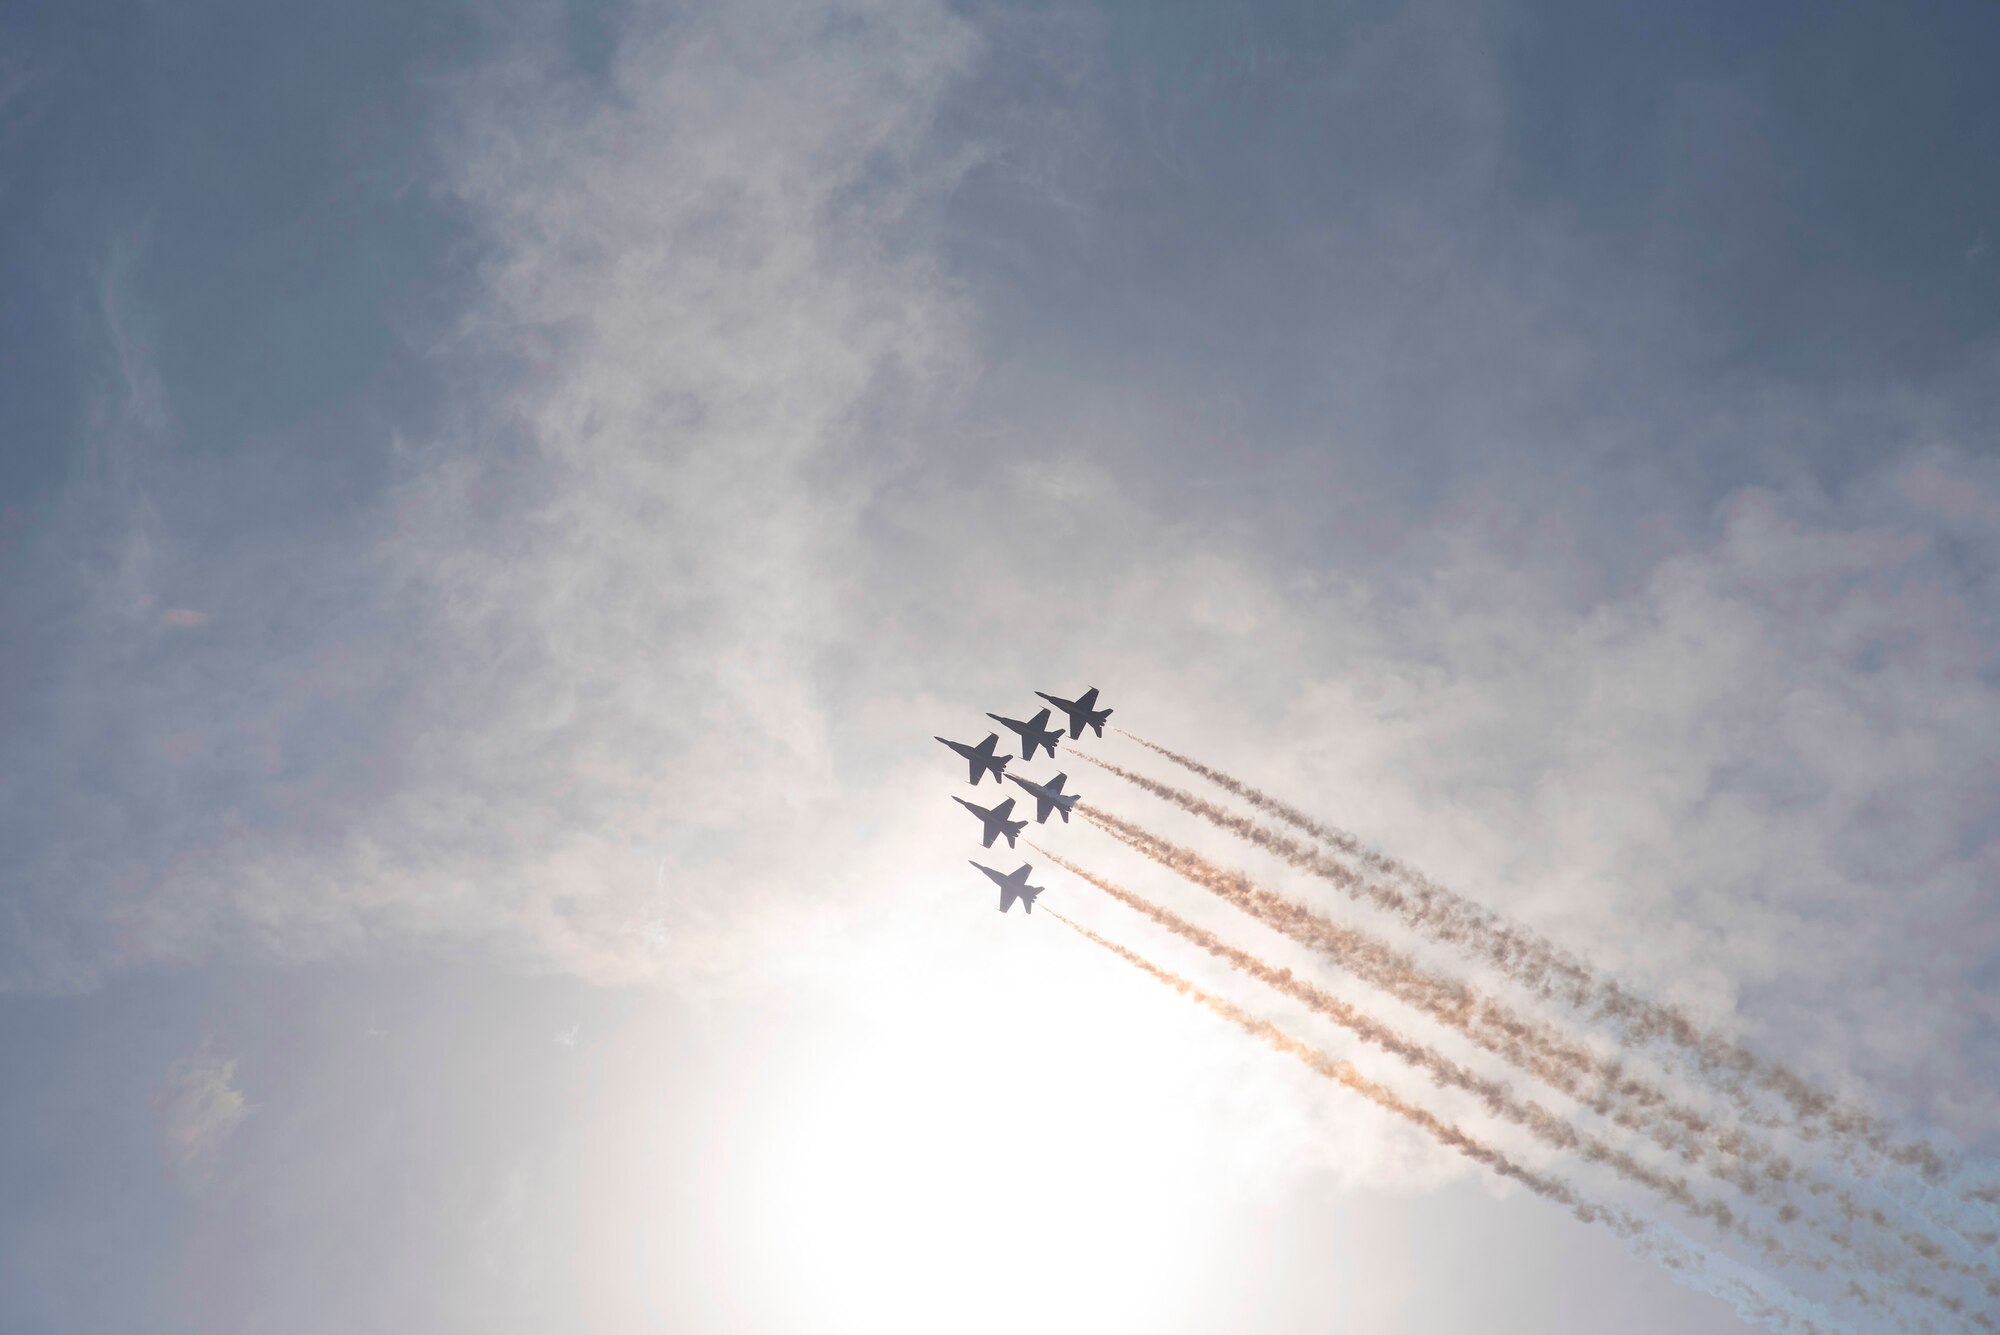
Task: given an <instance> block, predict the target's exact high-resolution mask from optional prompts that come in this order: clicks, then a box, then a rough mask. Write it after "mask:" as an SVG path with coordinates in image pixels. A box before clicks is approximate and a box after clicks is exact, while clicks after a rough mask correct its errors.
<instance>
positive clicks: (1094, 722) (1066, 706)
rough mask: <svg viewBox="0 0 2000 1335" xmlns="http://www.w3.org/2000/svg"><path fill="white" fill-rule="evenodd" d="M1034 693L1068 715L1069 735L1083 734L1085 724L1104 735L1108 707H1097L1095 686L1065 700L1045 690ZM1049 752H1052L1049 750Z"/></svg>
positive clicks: (1108, 715) (1099, 734) (1079, 735)
mask: <svg viewBox="0 0 2000 1335" xmlns="http://www.w3.org/2000/svg"><path fill="white" fill-rule="evenodd" d="M1035 694H1036V695H1039V696H1041V697H1042V699H1044V700H1046V701H1048V702H1049V703H1050V704H1052V705H1054V706H1055V707H1056V708H1057V709H1060V710H1062V712H1063V713H1065V714H1067V715H1069V735H1070V737H1071V738H1077V737H1081V736H1083V729H1084V726H1085V725H1086V724H1088V725H1089V727H1090V730H1091V731H1092V732H1093V733H1096V734H1097V735H1098V736H1099V737H1102V736H1103V735H1104V721H1105V720H1106V719H1108V718H1110V717H1111V711H1110V710H1108V709H1099V708H1098V707H1097V688H1096V687H1095V686H1093V687H1091V688H1090V689H1089V690H1087V691H1085V692H1084V693H1083V694H1082V695H1079V696H1078V697H1076V699H1074V700H1065V699H1063V698H1062V697H1061V696H1060V695H1050V694H1049V693H1048V692H1047V691H1036V692H1035ZM1050 754H1052V755H1053V754H1054V753H1053V752H1051V753H1050Z"/></svg>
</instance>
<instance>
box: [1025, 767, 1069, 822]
mask: <svg viewBox="0 0 2000 1335" xmlns="http://www.w3.org/2000/svg"><path fill="white" fill-rule="evenodd" d="M1007 778H1008V780H1009V781H1011V782H1013V783H1018V784H1020V785H1021V786H1022V787H1023V788H1025V789H1027V790H1028V791H1029V792H1031V793H1033V794H1034V795H1035V824H1037V825H1040V824H1041V823H1042V822H1044V821H1046V820H1047V819H1048V818H1049V813H1050V812H1051V811H1060V812H1061V813H1062V818H1063V824H1065V825H1067V824H1069V809H1070V808H1071V807H1073V806H1075V805H1076V799H1077V798H1078V797H1080V796H1082V794H1080V793H1065V792H1064V791H1063V790H1062V786H1063V784H1064V783H1065V782H1067V781H1068V779H1069V775H1067V774H1058V775H1056V777H1055V778H1053V779H1050V780H1049V781H1048V782H1047V783H1036V782H1035V781H1034V780H1033V779H1024V778H1022V777H1021V776H1020V775H1018V774H1009V775H1008V776H1007Z"/></svg>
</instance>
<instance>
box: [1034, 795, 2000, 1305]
mask: <svg viewBox="0 0 2000 1335" xmlns="http://www.w3.org/2000/svg"><path fill="white" fill-rule="evenodd" d="M1076 810H1077V812H1078V814H1080V815H1082V816H1083V817H1084V819H1086V820H1088V821H1090V822H1091V823H1092V824H1094V825H1096V826H1097V827H1098V828H1099V829H1101V830H1104V831H1105V832H1106V833H1107V834H1110V835H1111V836H1112V837H1113V838H1115V839H1118V840H1119V841H1120V842H1122V843H1124V844H1126V845H1127V846H1128V847H1130V848H1133V849H1135V850H1136V851H1138V852H1140V853H1143V854H1145V855H1146V856H1147V857H1149V858H1152V859H1153V860H1154V861H1156V862H1158V863H1159V864H1160V865H1162V866H1164V867H1166V868H1168V869H1169V870H1171V871H1173V872H1175V873H1177V874H1179V875H1180V876H1182V877H1184V878H1186V879H1187V880H1189V881H1191V882H1193V883H1194V884H1196V885H1198V886H1200V887H1202V888H1203V889H1205V890H1208V891H1209V892H1210V893H1212V894H1214V895H1216V896H1217V897H1218V898H1221V899H1223V900H1224V901H1226V902H1228V903H1230V904H1232V905H1234V906H1235V907H1236V908H1239V909H1241V910H1242V911H1244V912H1245V913H1248V914H1250V915H1251V916H1252V917H1254V918H1257V919H1258V920H1259V921H1261V922H1264V923H1266V924H1268V925H1269V926H1271V927H1274V928H1276V929H1277V930H1278V931H1280V932H1283V933H1284V934H1285V935H1287V936H1289V937H1291V938H1292V939H1293V940H1294V941H1297V942H1299V943H1300V944H1301V945H1305V946H1308V947H1311V948H1313V949H1316V950H1319V951H1321V952H1322V953H1324V954H1326V955H1328V956H1329V957H1330V958H1332V959H1334V960H1335V961H1336V962H1338V963H1339V964H1341V965H1342V966H1343V967H1345V968H1347V969H1348V970H1349V971H1350V972H1352V973H1354V974H1355V975H1356V976H1358V977H1360V978H1362V979H1364V980H1366V981H1368V982H1370V983H1373V984H1375V985H1376V986H1378V987H1380V988H1382V989H1383V990H1384V991H1386V992H1388V993H1389V994H1390V995H1392V996H1395V997H1397V998H1398V999H1399V1000H1402V1001H1404V1002H1405V1003H1406V1004H1409V1005H1410V1006H1412V1007H1414V1008H1416V1009H1419V1010H1421V1011H1423V1012H1424V1013H1425V1014H1427V1015H1430V1016H1431V1017H1432V1018H1433V1019H1436V1020H1437V1021H1439V1022H1440V1023H1442V1024H1445V1025H1446V1026H1448V1027H1450V1028H1452V1029H1454V1030H1456V1031H1457V1032H1459V1033H1461V1034H1463V1035H1464V1036H1465V1037H1467V1038H1469V1039H1471V1040H1472V1041H1473V1042H1474V1043H1477V1044H1478V1045H1479V1046H1481V1047H1483V1048H1485V1049H1486V1050H1487V1051H1489V1052H1492V1053H1494V1054H1495V1055H1496V1056H1499V1057H1500V1058H1502V1059H1503V1060H1505V1061H1507V1062H1509V1063H1510V1064H1512V1065H1514V1066H1515V1067H1516V1068H1517V1069H1520V1070H1522V1071H1525V1072H1527V1073H1528V1074H1530V1075H1533V1076H1535V1077H1537V1078H1538V1079H1541V1080H1543V1081H1544V1082H1545V1083H1547V1084H1549V1085H1550V1086H1552V1087H1553V1088H1555V1089H1558V1090H1560V1091H1561V1092H1563V1093H1565V1094H1567V1095H1569V1096H1570V1097H1572V1098H1575V1099H1577V1100H1578V1101H1579V1102H1582V1103H1585V1104H1586V1105H1588V1106H1590V1107H1591V1108H1592V1109H1593V1110H1594V1111H1596V1112H1598V1113H1600V1114H1601V1115H1603V1116H1606V1117H1608V1118H1609V1119H1610V1120H1611V1121H1613V1122H1614V1123H1616V1124H1617V1125H1619V1126H1622V1127H1624V1128H1625V1129H1627V1130H1631V1131H1635V1132H1637V1133H1639V1134H1641V1135H1644V1136H1646V1137H1647V1138H1648V1139H1650V1140H1652V1141H1653V1142H1654V1143H1655V1144H1658V1145H1660V1146H1661V1147H1662V1148H1665V1149H1667V1150H1670V1151H1671V1152H1673V1153H1675V1154H1678V1155H1679V1156H1681V1157H1682V1158H1683V1159H1685V1160H1687V1161H1688V1162H1690V1163H1695V1164H1702V1165H1705V1166H1706V1167H1707V1169H1708V1171H1710V1172H1711V1173H1713V1174H1714V1175H1715V1176H1716V1177H1718V1178H1720V1179H1721V1180H1723V1181H1726V1182H1728V1183H1730V1184H1731V1185H1733V1186H1735V1187H1736V1188H1738V1189H1739V1190H1741V1191H1742V1192H1744V1193H1745V1194H1746V1195H1749V1196H1751V1197H1752V1198H1754V1199H1757V1200H1760V1201H1763V1202H1765V1203H1766V1204H1770V1205H1772V1206H1774V1207H1776V1208H1777V1209H1778V1217H1779V1219H1780V1220H1781V1221H1782V1222H1787V1223H1789V1222H1791V1221H1792V1220H1793V1219H1795V1218H1798V1217H1800V1212H1799V1211H1798V1209H1797V1207H1795V1206H1792V1205H1790V1204H1787V1203H1785V1200H1784V1197H1783V1195H1782V1193H1781V1192H1779V1191H1774V1188H1780V1187H1784V1186H1798V1185H1803V1186H1804V1188H1805V1189H1806V1190H1808V1191H1810V1192H1811V1193H1812V1194H1814V1195H1821V1194H1831V1195H1833V1197H1834V1198H1835V1200H1836V1201H1837V1202H1838V1203H1839V1205H1840V1207H1841V1209H1842V1211H1843V1213H1844V1215H1845V1217H1846V1218H1847V1219H1848V1220H1849V1221H1850V1222H1852V1221H1865V1222H1868V1223H1871V1224H1873V1225H1874V1226H1875V1227H1877V1228H1878V1229H1880V1230H1881V1231H1882V1232H1883V1233H1884V1234H1885V1235H1886V1236H1888V1237H1890V1238H1893V1239H1895V1240H1896V1241H1898V1242H1900V1243H1901V1244H1903V1245H1904V1246H1905V1247H1906V1248H1908V1249H1909V1250H1910V1251H1911V1252H1912V1253H1913V1254H1915V1255H1916V1256H1918V1257H1920V1258H1922V1259H1923V1260H1924V1261H1926V1262H1927V1263H1929V1264H1931V1265H1934V1266H1936V1267H1937V1268H1938V1269H1940V1270H1943V1271H1945V1272H1947V1273H1950V1274H1954V1275H1959V1276H1963V1277H1965V1278H1969V1279H1971V1280H1973V1281H1974V1282H1975V1283H1978V1284H1980V1285H1981V1286H1982V1287H1984V1288H1985V1289H1986V1290H1987V1292H1988V1293H1989V1294H1994V1295H1995V1296H2000V1284H1996V1283H1995V1281H1994V1280H1993V1278H1992V1276H1991V1273H1990V1271H1988V1270H1986V1269H1984V1268H1983V1267H1976V1266H1970V1265H1967V1264H1966V1263H1965V1262H1963V1261H1960V1260H1957V1259H1956V1258H1954V1257H1952V1256H1950V1255H1949V1254H1947V1253H1946V1252H1945V1250H1944V1249H1943V1248H1942V1247H1941V1246H1939V1245H1938V1244H1937V1243H1936V1242H1935V1241H1933V1240H1932V1239H1930V1238H1928V1237H1926V1236H1924V1235H1923V1234H1921V1233H1916V1232H1913V1231H1910V1230H1907V1229H1902V1228H1899V1227H1898V1226H1897V1225H1896V1224H1895V1223H1894V1221H1892V1220H1890V1219H1889V1218H1888V1217H1887V1216H1886V1215H1884V1214H1882V1212H1881V1211H1879V1210H1870V1209H1868V1208H1865V1207H1863V1206H1862V1205H1860V1203H1859V1202H1857V1201H1856V1200H1855V1199H1854V1197H1853V1195H1852V1193H1850V1192H1848V1191H1847V1190H1845V1189H1844V1188H1840V1187H1833V1186H1828V1185H1826V1184H1821V1183H1815V1182H1809V1181H1806V1180H1805V1179H1804V1178H1803V1177H1802V1176H1801V1175H1800V1174H1799V1173H1798V1172H1797V1170H1796V1169H1794V1168H1793V1167H1792V1165H1791V1164H1790V1163H1789V1162H1786V1161H1784V1160H1782V1159H1774V1158H1769V1157H1768V1156H1767V1152H1766V1151H1764V1150H1763V1149H1762V1148H1761V1147H1759V1146H1758V1145H1756V1144H1755V1143H1754V1142H1752V1141H1750V1140H1749V1139H1747V1138H1746V1137H1743V1136H1742V1135H1741V1134H1740V1133H1739V1132H1736V1131H1734V1130H1733V1129H1729V1128H1716V1127H1715V1126H1713V1125H1712V1124H1711V1123H1710V1122H1709V1121H1708V1120H1707V1119H1706V1118H1704V1117H1702V1116H1701V1114H1699V1113H1696V1112H1694V1111H1693V1110H1691V1109H1686V1108H1680V1107H1677V1106H1675V1105H1673V1104H1671V1103H1669V1102H1666V1101H1665V1099H1664V1096H1663V1095H1661V1094H1660V1093H1659V1091H1657V1090H1654V1089H1652V1088H1651V1087H1650V1086H1646V1085H1644V1084H1642V1083H1641V1082H1638V1081H1636V1080H1634V1079H1632V1078H1631V1077H1629V1076H1627V1075H1625V1074H1623V1072H1622V1071H1621V1070H1620V1069H1619V1068H1618V1066H1617V1063H1615V1062H1607V1061H1604V1060H1601V1059H1599V1058H1598V1057H1596V1056H1595V1055H1594V1054H1592V1053H1591V1052H1589V1050H1588V1049H1585V1048H1582V1047H1579V1046H1577V1045H1575V1044H1571V1043H1568V1042H1567V1041H1565V1040H1564V1039H1562V1038H1561V1036H1560V1035H1557V1034H1554V1033H1553V1032H1551V1031H1549V1030H1548V1029H1547V1028H1546V1026H1540V1025H1536V1024H1533V1023H1531V1022H1529V1021H1527V1020H1524V1019H1522V1018H1521V1017H1519V1016H1517V1015H1515V1014H1513V1013H1512V1012H1511V1011H1510V1010H1509V1009H1508V1008H1506V1007H1505V1006H1504V1005H1502V1004H1501V1003H1499V1002H1497V1001H1494V1000H1492V999H1491V998H1487V997H1484V996H1482V995H1481V994H1480V993H1479V992H1478V991H1476V990H1475V989H1473V988H1471V987H1469V986H1467V985H1465V984H1463V983H1460V982H1458V981H1456V980H1453V979H1448V978H1443V977H1440V976H1439V975H1436V974H1433V973H1430V972H1428V971H1426V970H1425V969H1423V968H1422V966H1420V965H1419V964H1417V962H1416V961H1415V960H1413V959H1412V958H1411V957H1410V956H1409V955H1407V954H1405V953H1403V952H1402V951H1399V950H1397V949H1396V948H1395V947H1393V946H1390V945H1389V944H1387V943H1386V942H1383V941H1381V940H1379V939H1377V938H1374V937H1371V936H1369V935H1367V934H1366V933H1364V932H1361V931H1359V930H1357V929H1354V928H1350V927H1344V926H1341V925H1340V924H1337V923H1335V922H1333V921H1331V920H1330V919H1327V918H1325V917H1323V916H1321V915H1320V914H1318V913H1315V912H1313V911H1312V910H1311V909H1309V908H1307V907H1305V906H1304V905H1301V904H1298V903H1295V902H1294V901H1292V900H1290V899H1288V898H1286V897H1284V896H1283V895H1279V894H1277V893H1275V892H1273V891H1271V890H1267V889H1265V888H1263V887H1261V886H1258V885H1256V884H1255V883H1254V882H1252V881H1251V880H1250V879H1249V878H1248V877H1246V876H1244V875H1242V874H1241V873H1239V872H1232V871H1225V870H1224V869H1222V868H1220V867H1217V866H1216V865H1215V864H1213V863H1211V862H1209V861H1208V860H1207V859H1206V858H1203V857H1202V856H1201V855H1200V854H1198V853H1196V852H1194V851H1193V850H1191V849H1187V848H1183V847H1181V846H1179V845H1177V844H1174V843H1172V842H1170V841H1168V840H1166V839H1162V838H1160V837H1159V836H1158V835H1155V834H1152V833H1150V832H1149V831H1146V830H1144V829H1142V828H1140V827H1139V826H1136V825H1133V824H1131V823H1130V822H1128V821H1125V820H1121V819H1119V818H1118V817H1116V816H1113V815H1111V814H1110V813H1108V812H1105V811H1103V810H1102V809H1100V808H1097V807H1089V806H1085V805H1084V804H1082V803H1078V804H1077V807H1076ZM1043 851H1044V852H1045V853H1046V850H1043ZM1050 856H1052V855H1050ZM1065 865H1067V864H1065ZM1593 1085H1595V1087H1596V1088H1595V1093H1594V1094H1593V1089H1592V1086H1593ZM1635 1093H1636V1094H1637V1095H1638V1096H1639V1097H1640V1098H1641V1099H1642V1100H1647V1101H1650V1106H1641V1107H1638V1108H1635V1107H1632V1106H1630V1105H1628V1104H1626V1103H1622V1102H1619V1101H1617V1099H1615V1098H1613V1097H1611V1096H1612V1095H1614V1094H1615V1095H1619V1096H1627V1097H1629V1096H1631V1095H1633V1094H1635ZM1659 1116H1666V1117H1669V1118H1672V1119H1673V1120H1675V1121H1677V1122H1679V1123H1680V1127H1679V1129H1676V1128H1673V1127H1669V1126H1666V1125H1663V1124H1662V1122H1661V1121H1660V1120H1659ZM1738 1159H1749V1160H1753V1161H1754V1160H1758V1159H1764V1160H1766V1161H1765V1162H1764V1164H1763V1171H1764V1177H1763V1179H1762V1180H1760V1179H1759V1178H1758V1177H1757V1176H1755V1175H1753V1174H1751V1173H1750V1172H1748V1171H1747V1170H1746V1169H1745V1168H1744V1166H1743V1165H1742V1164H1741V1163H1739V1162H1737V1161H1736V1160H1738ZM1656 1189H1657V1188H1656ZM1688 1208H1695V1207H1692V1206H1690V1207H1688ZM1819 1231H1821V1232H1822V1233H1823V1234H1824V1235H1825V1236H1826V1237H1827V1238H1829V1240H1831V1241H1833V1242H1835V1243H1836V1244H1838V1245H1839V1246H1840V1247H1842V1249H1843V1250H1846V1251H1848V1252H1850V1253H1851V1254H1853V1255H1854V1256H1856V1257H1857V1258H1859V1259H1861V1260H1863V1261H1864V1262H1865V1263H1866V1264H1868V1265H1869V1268H1870V1269H1871V1270H1873V1271H1874V1272H1875V1273H1877V1274H1878V1275H1881V1276H1882V1277H1883V1278H1885V1279H1887V1280H1888V1281H1889V1282H1891V1283H1893V1284H1896V1285H1897V1286H1899V1287H1901V1288H1904V1289H1907V1290H1909V1291H1911V1292H1913V1293H1916V1294H1917V1295H1918V1296H1919V1297H1923V1298H1926V1299H1927V1300H1929V1301H1933V1302H1937V1303H1939V1304H1941V1305H1944V1306H1946V1307H1947V1308H1948V1309H1949V1308H1951V1302H1952V1300H1951V1299H1950V1298H1949V1297H1948V1296H1947V1295H1940V1294H1938V1293H1937V1292H1936V1291H1935V1290H1932V1289H1930V1288H1929V1287H1928V1286H1925V1285H1923V1284H1922V1283H1921V1282H1920V1281H1917V1280H1914V1279H1912V1278H1910V1277H1908V1276H1906V1275H1903V1274H1900V1273H1898V1272H1897V1271H1895V1270H1894V1269H1893V1268H1891V1266H1890V1265H1889V1263H1888V1262H1887V1261H1886V1260H1885V1259H1884V1258H1881V1257H1879V1256H1873V1255H1871V1254H1870V1253H1869V1252H1868V1251H1867V1249H1865V1248H1864V1247H1862V1246H1861V1245H1860V1244H1859V1243H1857V1242H1856V1241H1855V1240H1854V1239H1853V1238H1852V1237H1851V1236H1849V1235H1848V1234H1846V1233H1844V1232H1834V1231H1831V1230H1827V1229H1824V1228H1821V1229H1820V1230H1819ZM1760 1245H1761V1244H1760ZM1772 1245H1774V1246H1775V1245H1776V1244H1775V1242H1774V1243H1773V1244H1772ZM1953 1310H1955V1309H1953Z"/></svg>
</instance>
